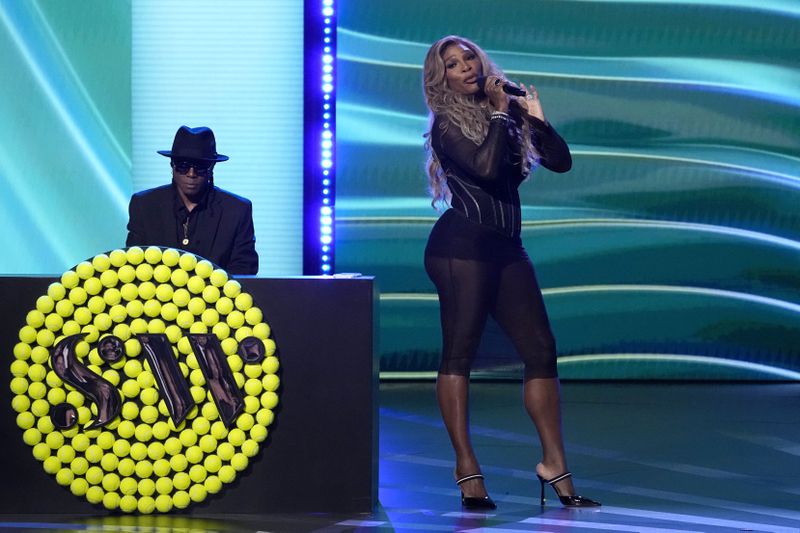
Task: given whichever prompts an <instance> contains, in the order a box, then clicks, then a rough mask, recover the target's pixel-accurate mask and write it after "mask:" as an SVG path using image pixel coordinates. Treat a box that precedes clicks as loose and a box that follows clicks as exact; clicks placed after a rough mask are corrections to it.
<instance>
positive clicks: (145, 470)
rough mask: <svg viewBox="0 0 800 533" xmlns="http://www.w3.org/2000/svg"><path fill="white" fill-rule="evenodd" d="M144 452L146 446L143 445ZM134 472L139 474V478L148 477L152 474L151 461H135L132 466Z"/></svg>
mask: <svg viewBox="0 0 800 533" xmlns="http://www.w3.org/2000/svg"><path fill="white" fill-rule="evenodd" d="M137 429H138V428H137ZM137 444H141V443H137ZM145 453H147V448H146V447H145ZM134 472H136V475H137V476H139V478H141V479H144V478H147V477H150V476H151V475H152V474H153V463H151V462H150V461H147V460H143V459H140V460H138V461H137V462H136V467H135V468H134Z"/></svg>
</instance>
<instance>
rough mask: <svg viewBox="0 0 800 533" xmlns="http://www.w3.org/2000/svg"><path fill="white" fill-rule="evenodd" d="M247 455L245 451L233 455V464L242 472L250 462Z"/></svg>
mask: <svg viewBox="0 0 800 533" xmlns="http://www.w3.org/2000/svg"><path fill="white" fill-rule="evenodd" d="M248 461H249V460H248V459H247V456H246V455H245V454H243V453H237V454H235V455H234V456H233V457H231V466H232V467H233V468H235V469H236V470H237V471H238V472H241V471H242V470H244V469H245V468H247V464H248Z"/></svg>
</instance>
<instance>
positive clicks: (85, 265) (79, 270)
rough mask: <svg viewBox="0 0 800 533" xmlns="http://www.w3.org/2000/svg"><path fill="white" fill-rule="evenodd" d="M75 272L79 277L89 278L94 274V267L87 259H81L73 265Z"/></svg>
mask: <svg viewBox="0 0 800 533" xmlns="http://www.w3.org/2000/svg"><path fill="white" fill-rule="evenodd" d="M75 273H76V274H78V277H79V278H81V279H89V278H91V277H92V276H93V275H94V267H93V266H92V264H91V263H90V262H88V261H82V262H80V263H78V266H76V267H75Z"/></svg>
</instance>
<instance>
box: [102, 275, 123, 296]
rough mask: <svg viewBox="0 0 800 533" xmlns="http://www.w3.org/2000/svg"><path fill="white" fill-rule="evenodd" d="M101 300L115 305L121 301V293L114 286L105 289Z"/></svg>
mask: <svg viewBox="0 0 800 533" xmlns="http://www.w3.org/2000/svg"><path fill="white" fill-rule="evenodd" d="M109 272H111V270H109ZM103 301H105V302H106V305H117V304H118V303H120V302H121V301H122V293H120V292H119V289H117V288H116V287H111V288H109V289H106V291H105V292H104V293H103Z"/></svg>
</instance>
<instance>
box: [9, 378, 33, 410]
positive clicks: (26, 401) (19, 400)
mask: <svg viewBox="0 0 800 533" xmlns="http://www.w3.org/2000/svg"><path fill="white" fill-rule="evenodd" d="M23 381H25V383H26V384H27V380H24V379H23ZM25 388H26V389H27V385H26V387H25ZM11 407H12V408H13V409H14V411H16V412H17V413H22V412H24V411H27V410H28V409H29V408H30V407H31V399H30V398H28V397H27V396H25V395H23V394H18V395H17V396H14V399H13V400H11Z"/></svg>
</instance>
